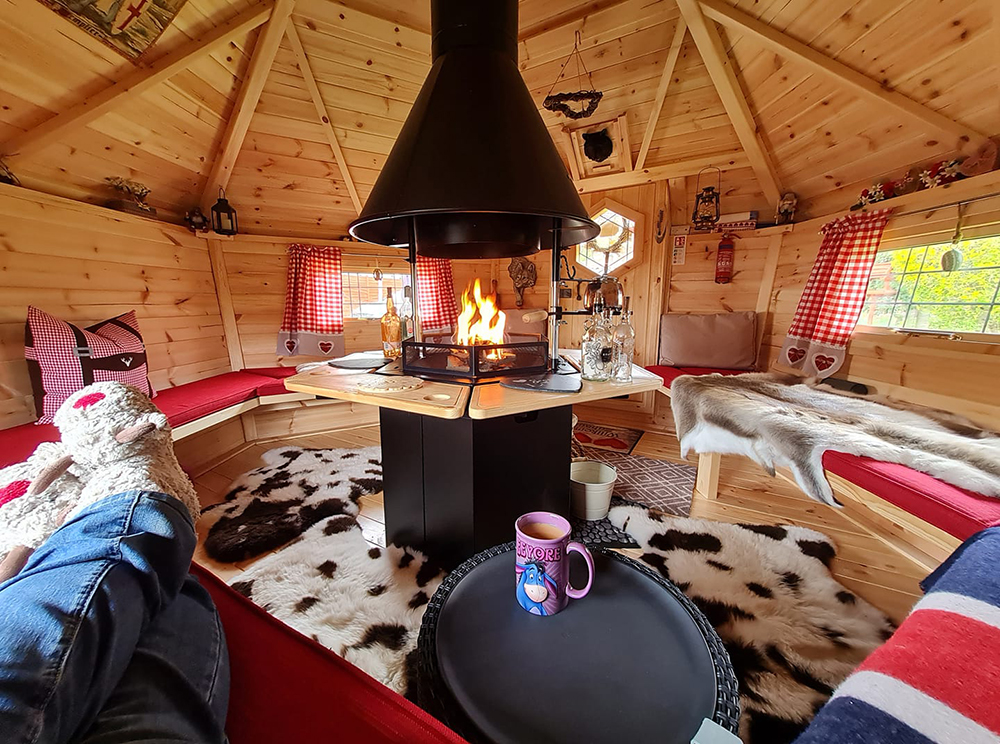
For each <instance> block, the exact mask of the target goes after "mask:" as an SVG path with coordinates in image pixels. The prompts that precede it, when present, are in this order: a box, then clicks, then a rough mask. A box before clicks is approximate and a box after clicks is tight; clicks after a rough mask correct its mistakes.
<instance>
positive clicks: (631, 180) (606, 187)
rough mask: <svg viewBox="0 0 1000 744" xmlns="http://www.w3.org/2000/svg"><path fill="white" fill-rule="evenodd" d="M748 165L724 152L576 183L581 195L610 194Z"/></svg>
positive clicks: (738, 156)
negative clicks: (701, 173) (648, 184)
mask: <svg viewBox="0 0 1000 744" xmlns="http://www.w3.org/2000/svg"><path fill="white" fill-rule="evenodd" d="M747 165H749V163H748V158H747V155H746V153H745V152H741V151H734V152H722V153H711V154H709V155H699V156H697V157H693V158H688V159H686V160H677V161H674V162H672V163H664V164H663V165H654V166H652V167H651V168H642V169H636V170H633V171H624V172H622V173H608V174H607V175H604V176H588V177H587V178H580V179H578V180H576V181H574V182H573V183H574V185H575V186H576V190H577V192H578V193H581V194H587V193H590V192H592V191H611V190H613V189H625V188H628V187H629V186H640V185H642V184H646V183H655V182H656V181H665V180H667V179H670V178H681V177H683V176H693V175H695V174H696V173H698V171H700V170H701V169H702V168H710V167H717V168H722V169H723V170H726V169H727V168H743V167H746V166H747Z"/></svg>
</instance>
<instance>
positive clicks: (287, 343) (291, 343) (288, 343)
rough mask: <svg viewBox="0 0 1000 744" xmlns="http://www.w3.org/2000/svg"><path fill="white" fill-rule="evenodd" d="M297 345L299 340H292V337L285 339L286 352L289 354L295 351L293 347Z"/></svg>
mask: <svg viewBox="0 0 1000 744" xmlns="http://www.w3.org/2000/svg"><path fill="white" fill-rule="evenodd" d="M298 345H299V342H298V341H292V339H288V340H287V341H285V348H286V349H288V353H289V354H291V353H292V352H294V351H295V347H296V346H298Z"/></svg>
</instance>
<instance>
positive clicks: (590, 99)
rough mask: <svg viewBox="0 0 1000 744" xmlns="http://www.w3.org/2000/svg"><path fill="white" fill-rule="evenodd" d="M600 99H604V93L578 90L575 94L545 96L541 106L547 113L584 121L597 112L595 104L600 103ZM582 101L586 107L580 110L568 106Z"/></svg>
mask: <svg viewBox="0 0 1000 744" xmlns="http://www.w3.org/2000/svg"><path fill="white" fill-rule="evenodd" d="M602 98H604V93H602V92H601V91H599V90H578V91H576V92H575V93H550V94H549V95H547V96H545V100H544V101H543V102H542V106H544V107H545V108H546V109H548V110H549V111H554V112H555V113H557V114H563V115H564V116H568V117H569V118H570V119H586V118H587V117H588V116H593V114H594V112H595V111H597V104H599V103H600V102H601V99H602ZM584 101H586V102H587V105H586V106H584V107H583V108H582V109H580V110H576V109H574V108H572V107H570V106H569V103H571V102H572V103H582V102H584Z"/></svg>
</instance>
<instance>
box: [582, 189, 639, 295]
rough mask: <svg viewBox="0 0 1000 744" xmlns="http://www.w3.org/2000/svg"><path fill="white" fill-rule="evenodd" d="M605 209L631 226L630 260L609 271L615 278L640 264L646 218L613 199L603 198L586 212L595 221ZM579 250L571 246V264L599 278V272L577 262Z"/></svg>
mask: <svg viewBox="0 0 1000 744" xmlns="http://www.w3.org/2000/svg"><path fill="white" fill-rule="evenodd" d="M605 209H608V210H611V211H612V212H615V213H616V214H619V215H621V216H622V217H624V218H626V219H628V220H630V221H631V222H632V224H633V228H632V258H630V259H629V260H628V261H625V262H624V263H621V264H619V265H618V266H616V267H615V268H613V269H611V270H610V271H609V272H608V274H609V276H615V275H618V274H620V273H621V272H623V271H628V270H630V269H632V268H635V267H636V266H638V265H639V264H641V263H642V251H643V248H644V244H643V243H644V240H645V235H646V230H645V227H646V225H645V221H646V217H645V215H644V214H643V213H642V212H639V211H638V210H635V209H632V208H631V207H627V206H625V205H624V204H622V203H621V202H619V201H615V200H614V199H610V198H608V197H604V198H603V199H601V200H600V201H598V202H596V203H595V204H594V205H593V206H592V207H591V208H590V210H589V212H588V213H589V214H590V218H591V219H596V218H597V217H598V216H599V215H600V214H601V212H603V211H604V210H605ZM579 248H580V244H579V243H578V244H577V245H575V246H573V263H574V264H575V265H576V266H578V267H579V268H580V269H582V270H583V271H586V272H588V273H589V274H593V275H594V276H600V275H601V272H599V271H594V270H593V269H592V268H590V267H589V266H586V265H585V264H583V263H580V261H579V260H578V256H579Z"/></svg>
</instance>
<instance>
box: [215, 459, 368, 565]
mask: <svg viewBox="0 0 1000 744" xmlns="http://www.w3.org/2000/svg"><path fill="white" fill-rule="evenodd" d="M261 460H263V461H264V465H262V466H261V467H259V468H257V469H256V470H251V471H250V472H249V473H246V474H244V475H242V476H240V477H239V478H237V479H236V480H235V481H234V482H233V483H232V485H231V486H230V487H229V492H228V493H227V494H226V497H225V499H224V500H223V501H222V502H221V503H219V504H213V505H212V506H208V507H206V508H205V509H203V510H202V524H201V525H199V529H200V531H202V533H203V534H205V551H206V552H207V553H208V555H209V556H210V557H211V558H212V559H214V560H216V561H220V562H222V563H235V562H236V561H245V560H249V559H251V558H256V557H257V556H260V555H263V554H265V553H268V552H270V551H272V550H276V549H278V548H280V547H281V546H283V545H287V544H288V543H289V542H291V541H292V540H294V539H295V538H297V537H298V536H299V535H301V534H303V533H304V532H305V531H306V530H308V529H309V528H310V527H312V526H313V525H314V524H317V523H319V522H320V521H322V520H324V519H326V518H328V517H333V516H337V515H347V516H351V517H355V516H357V514H358V500H359V499H360V498H361V497H362V496H364V495H365V494H373V493H378V492H379V491H381V490H382V451H381V449H380V448H379V447H366V448H364V449H307V448H303V447H278V448H277V449H273V450H269V451H267V452H265V453H264V454H263V455H261Z"/></svg>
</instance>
